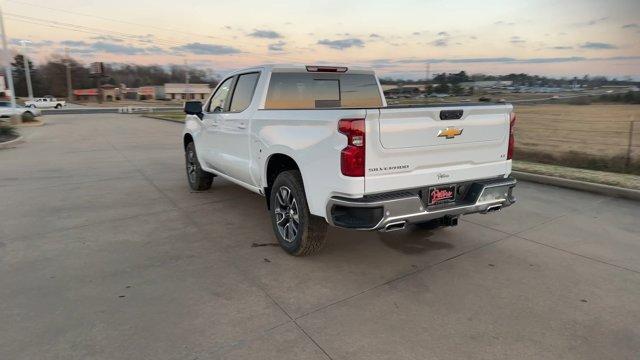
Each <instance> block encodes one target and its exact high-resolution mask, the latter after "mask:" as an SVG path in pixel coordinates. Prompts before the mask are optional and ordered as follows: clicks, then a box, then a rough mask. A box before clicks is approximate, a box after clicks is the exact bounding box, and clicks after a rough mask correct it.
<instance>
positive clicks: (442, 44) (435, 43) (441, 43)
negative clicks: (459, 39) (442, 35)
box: [429, 39, 449, 47]
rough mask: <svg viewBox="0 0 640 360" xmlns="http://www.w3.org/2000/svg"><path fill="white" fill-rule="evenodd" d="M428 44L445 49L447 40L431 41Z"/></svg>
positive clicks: (447, 43) (447, 44)
mask: <svg viewBox="0 0 640 360" xmlns="http://www.w3.org/2000/svg"><path fill="white" fill-rule="evenodd" d="M429 44H431V45H433V46H437V47H445V46H449V40H448V39H437V40H433V41H432V42H430V43H429Z"/></svg>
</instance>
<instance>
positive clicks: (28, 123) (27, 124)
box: [14, 120, 46, 127]
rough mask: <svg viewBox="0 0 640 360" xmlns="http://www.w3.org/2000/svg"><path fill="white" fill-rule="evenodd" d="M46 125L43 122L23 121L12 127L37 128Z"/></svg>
mask: <svg viewBox="0 0 640 360" xmlns="http://www.w3.org/2000/svg"><path fill="white" fill-rule="evenodd" d="M44 124H46V123H45V122H44V120H34V121H23V122H21V123H20V124H16V125H14V126H15V127H38V126H44Z"/></svg>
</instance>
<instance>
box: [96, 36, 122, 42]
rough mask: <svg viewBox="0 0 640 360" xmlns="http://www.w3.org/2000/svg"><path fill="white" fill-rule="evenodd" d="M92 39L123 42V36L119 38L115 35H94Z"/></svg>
mask: <svg viewBox="0 0 640 360" xmlns="http://www.w3.org/2000/svg"><path fill="white" fill-rule="evenodd" d="M91 39H93V40H102V41H113V42H122V41H123V40H122V39H121V38H118V37H115V36H111V35H100V36H94V37H92V38H91Z"/></svg>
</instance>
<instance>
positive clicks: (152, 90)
mask: <svg viewBox="0 0 640 360" xmlns="http://www.w3.org/2000/svg"><path fill="white" fill-rule="evenodd" d="M164 98H165V92H164V86H140V87H139V88H138V100H154V99H164Z"/></svg>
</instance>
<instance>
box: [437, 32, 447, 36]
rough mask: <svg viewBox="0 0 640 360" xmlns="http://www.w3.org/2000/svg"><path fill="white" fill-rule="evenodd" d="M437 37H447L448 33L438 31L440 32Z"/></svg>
mask: <svg viewBox="0 0 640 360" xmlns="http://www.w3.org/2000/svg"><path fill="white" fill-rule="evenodd" d="M438 36H449V33H448V32H446V31H440V32H439V33H438Z"/></svg>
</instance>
